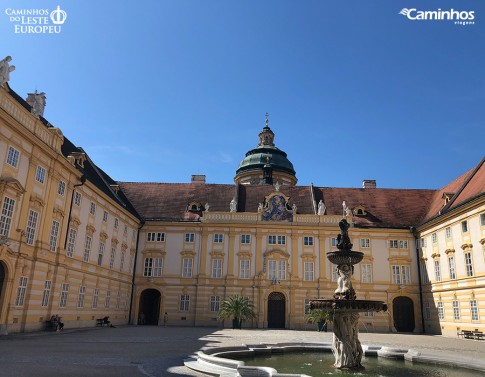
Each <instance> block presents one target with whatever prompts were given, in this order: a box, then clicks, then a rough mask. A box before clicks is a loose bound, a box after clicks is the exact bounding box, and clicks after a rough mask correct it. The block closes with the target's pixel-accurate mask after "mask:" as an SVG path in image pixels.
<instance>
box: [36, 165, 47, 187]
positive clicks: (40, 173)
mask: <svg viewBox="0 0 485 377" xmlns="http://www.w3.org/2000/svg"><path fill="white" fill-rule="evenodd" d="M46 172H47V171H46V170H45V168H44V167H43V166H40V165H37V169H36V171H35V180H36V181H37V182H39V183H42V184H44V182H45V177H46Z"/></svg>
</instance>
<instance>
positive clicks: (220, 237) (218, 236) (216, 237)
mask: <svg viewBox="0 0 485 377" xmlns="http://www.w3.org/2000/svg"><path fill="white" fill-rule="evenodd" d="M222 240H223V235H222V234H214V243H222Z"/></svg>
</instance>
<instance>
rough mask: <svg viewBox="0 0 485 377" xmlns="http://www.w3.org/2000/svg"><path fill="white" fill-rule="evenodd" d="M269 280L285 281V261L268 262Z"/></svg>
mask: <svg viewBox="0 0 485 377" xmlns="http://www.w3.org/2000/svg"><path fill="white" fill-rule="evenodd" d="M268 271H269V278H270V279H271V280H285V279H286V261H285V260H279V261H276V260H269V261H268Z"/></svg>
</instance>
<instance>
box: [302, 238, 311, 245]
mask: <svg viewBox="0 0 485 377" xmlns="http://www.w3.org/2000/svg"><path fill="white" fill-rule="evenodd" d="M303 245H304V246H313V237H312V236H304V237H303Z"/></svg>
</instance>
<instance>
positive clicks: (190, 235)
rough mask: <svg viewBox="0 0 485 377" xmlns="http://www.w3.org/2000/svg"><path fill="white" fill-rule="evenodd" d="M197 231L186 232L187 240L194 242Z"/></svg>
mask: <svg viewBox="0 0 485 377" xmlns="http://www.w3.org/2000/svg"><path fill="white" fill-rule="evenodd" d="M194 240H195V233H185V242H187V243H194Z"/></svg>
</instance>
